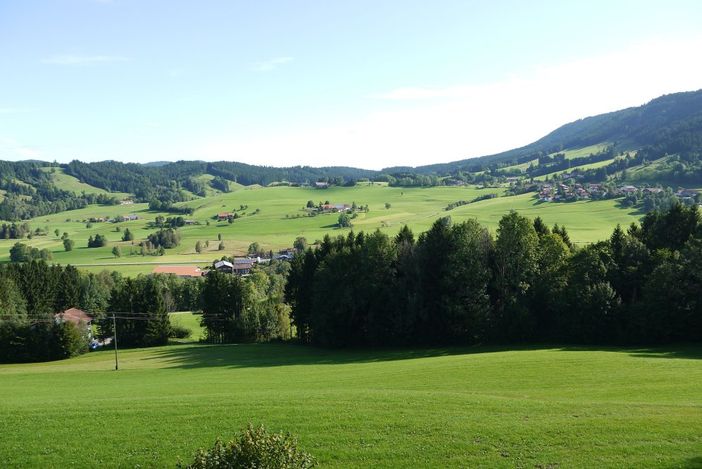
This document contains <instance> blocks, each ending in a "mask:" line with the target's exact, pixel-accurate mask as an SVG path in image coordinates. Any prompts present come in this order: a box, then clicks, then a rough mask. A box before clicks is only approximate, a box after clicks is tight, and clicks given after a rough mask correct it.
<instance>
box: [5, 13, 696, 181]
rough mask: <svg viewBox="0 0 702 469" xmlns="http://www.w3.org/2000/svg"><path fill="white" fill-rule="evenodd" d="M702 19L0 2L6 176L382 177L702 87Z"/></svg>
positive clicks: (683, 15)
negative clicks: (120, 169)
mask: <svg viewBox="0 0 702 469" xmlns="http://www.w3.org/2000/svg"><path fill="white" fill-rule="evenodd" d="M701 24H702V2H700V1H699V0H691V1H676V0H670V1H666V2H661V1H625V0H621V1H617V0H607V1H599V0H591V1H588V2H564V1H562V0H561V1H550V2H549V1H538V0H534V1H529V2H525V1H490V2H485V1H472V0H456V1H453V0H436V1H431V2H428V1H426V0H422V1H415V0H397V1H390V0H385V1H384V0H354V1H350V2H342V1H330V0H295V1H292V0H290V1H275V0H271V1H265V2H257V1H237V0H226V1H225V0H222V1H216V0H202V1H197V2H191V1H184V0H182V1H181V0H168V1H165V0H46V1H42V0H23V1H15V0H0V159H2V160H23V159H41V160H45V161H58V162H68V161H71V160H73V159H79V160H82V161H100V160H107V159H113V160H118V161H125V162H127V161H128V162H149V161H164V160H173V161H175V160H206V161H219V160H228V161H240V162H245V163H251V164H259V165H267V166H293V165H311V166H355V167H361V168H368V169H380V168H383V167H389V166H398V165H401V166H418V165H424V164H433V163H440V162H448V161H456V160H461V159H465V158H471V157H477V156H482V155H486V154H492V153H497V152H500V151H504V150H508V149H511V148H515V147H519V146H523V145H526V144H528V143H530V142H532V141H535V140H537V139H539V138H540V137H542V136H544V135H546V134H547V133H548V132H550V131H552V130H554V129H556V128H557V127H559V126H561V125H563V124H565V123H567V122H571V121H574V120H576V119H580V118H584V117H587V116H591V115H596V114H600V113H603V112H609V111H614V110H618V109H622V108H625V107H630V106H639V105H642V104H644V103H646V102H648V101H650V100H651V99H653V98H656V97H658V96H660V95H662V94H666V93H673V92H679V91H691V90H697V89H701V88H702V60H700V57H701V56H702V54H701V53H700V51H702V28H700V25H701Z"/></svg>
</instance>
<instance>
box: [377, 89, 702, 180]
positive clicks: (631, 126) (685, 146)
mask: <svg viewBox="0 0 702 469" xmlns="http://www.w3.org/2000/svg"><path fill="white" fill-rule="evenodd" d="M603 143H611V144H614V145H615V147H616V149H617V150H638V149H640V148H646V147H649V148H652V149H659V150H661V151H663V152H666V153H669V154H672V153H680V152H683V151H697V152H699V151H700V150H702V90H697V91H690V92H683V93H674V94H669V95H664V96H661V97H659V98H656V99H654V100H652V101H650V102H649V103H647V104H644V105H643V106H639V107H631V108H627V109H622V110H620V111H615V112H610V113H606V114H600V115H597V116H593V117H587V118H584V119H579V120H577V121H575V122H571V123H569V124H566V125H564V126H562V127H559V128H558V129H556V130H554V131H553V132H551V133H550V134H548V135H546V136H545V137H543V138H541V139H539V140H537V141H536V142H534V143H531V144H529V145H526V146H524V147H521V148H515V149H513V150H509V151H506V152H503V153H498V154H494V155H486V156H482V157H479V158H470V159H466V160H460V161H454V162H450V163H441V164H433V165H426V166H419V167H417V168H387V169H385V170H383V171H385V172H395V171H398V170H402V171H415V172H418V173H421V174H430V173H437V174H447V173H453V172H456V171H459V170H462V171H466V170H478V169H479V168H480V167H487V166H490V165H495V164H504V163H509V164H519V163H524V162H525V161H529V160H532V159H534V158H535V157H537V156H538V154H540V153H541V154H551V153H556V152H561V151H564V150H568V149H579V148H583V147H588V146H591V145H597V144H603Z"/></svg>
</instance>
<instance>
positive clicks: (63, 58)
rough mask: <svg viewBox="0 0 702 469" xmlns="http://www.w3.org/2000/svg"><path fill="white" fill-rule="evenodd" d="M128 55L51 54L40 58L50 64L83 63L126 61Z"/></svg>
mask: <svg viewBox="0 0 702 469" xmlns="http://www.w3.org/2000/svg"><path fill="white" fill-rule="evenodd" d="M129 60H130V58H129V57H123V56H121V55H72V54H64V55H53V56H51V57H47V58H45V59H42V60H41V62H42V63H45V64H52V65H85V64H97V63H115V62H128V61H129Z"/></svg>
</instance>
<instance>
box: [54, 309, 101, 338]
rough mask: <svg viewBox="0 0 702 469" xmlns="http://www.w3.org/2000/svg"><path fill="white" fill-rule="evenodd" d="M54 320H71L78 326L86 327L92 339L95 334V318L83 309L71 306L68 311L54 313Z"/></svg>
mask: <svg viewBox="0 0 702 469" xmlns="http://www.w3.org/2000/svg"><path fill="white" fill-rule="evenodd" d="M54 320H55V321H56V323H62V322H70V323H72V324H75V325H76V327H78V328H80V327H85V328H86V334H87V336H88V338H89V339H90V338H91V337H92V336H93V328H92V324H93V318H92V317H91V316H90V315H89V314H88V313H86V312H85V311H83V310H82V309H78V308H69V309H67V310H66V311H62V312H60V313H56V314H54Z"/></svg>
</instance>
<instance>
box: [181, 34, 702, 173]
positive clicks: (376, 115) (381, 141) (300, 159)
mask: <svg viewBox="0 0 702 469" xmlns="http://www.w3.org/2000/svg"><path fill="white" fill-rule="evenodd" d="M700 50H702V36H698V37H693V38H686V39H678V40H660V41H650V42H646V43H640V44H638V45H635V46H632V47H629V48H626V49H621V50H618V51H614V52H612V53H610V54H607V55H603V56H599V57H592V58H588V59H582V60H577V61H573V62H569V63H563V64H557V65H552V66H546V67H539V68H535V69H532V70H527V71H522V72H521V73H519V74H516V75H515V76H513V77H511V78H508V79H504V80H501V81H497V82H494V83H488V84H472V83H466V84H457V85H456V86H451V87H444V88H438V87H421V86H419V87H418V86H407V87H401V88H398V89H395V90H390V91H387V92H381V93H379V94H378V95H375V96H374V98H375V99H372V100H371V103H370V104H371V105H372V106H373V108H372V109H371V110H370V111H369V112H368V113H367V114H366V115H365V116H364V117H362V118H359V119H356V120H353V121H347V122H338V123H335V124H330V125H327V126H313V125H309V126H306V127H298V128H297V129H296V130H280V131H269V132H268V133H265V134H264V133H261V134H259V135H244V136H238V137H232V136H213V138H211V139H209V140H208V141H205V142H202V143H201V144H200V145H197V146H196V147H194V148H193V149H192V152H191V153H192V156H193V157H196V158H205V159H210V160H213V159H229V160H238V161H245V162H250V163H257V164H268V165H297V164H310V165H316V166H320V165H331V164H333V165H351V166H359V167H365V168H381V167H387V166H395V165H411V166H416V165H423V164H431V163H439V162H448V161H454V160H459V159H463V158H468V157H475V156H481V155H485V154H491V153H497V152H500V151H504V150H508V149H511V148H515V147H519V146H523V145H526V144H528V143H530V142H532V141H535V140H537V139H538V138H540V137H542V136H544V135H546V134H547V133H548V132H550V131H552V130H554V129H555V128H557V127H559V126H560V125H563V124H565V123H567V122H571V121H573V120H576V119H579V118H583V117H587V116H590V115H595V114H600V113H604V112H609V111H614V110H618V109H622V108H625V107H630V106H638V105H641V104H644V103H645V102H647V101H649V100H651V99H653V98H655V97H658V96H660V95H662V94H666V93H673V92H678V91H689V90H697V89H700V88H702V62H700V61H698V60H693V59H691V57H696V56H697V55H698V54H699V51H700ZM400 101H401V102H400Z"/></svg>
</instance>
